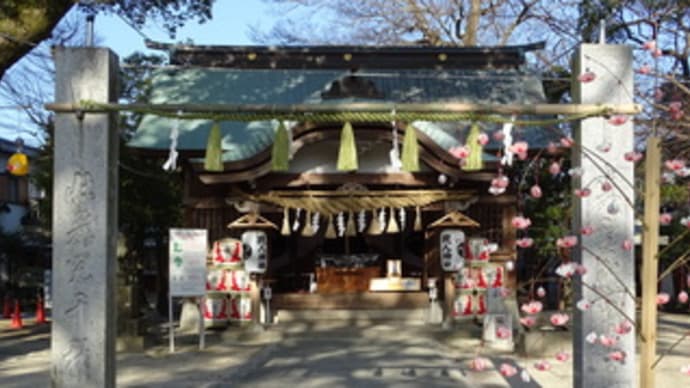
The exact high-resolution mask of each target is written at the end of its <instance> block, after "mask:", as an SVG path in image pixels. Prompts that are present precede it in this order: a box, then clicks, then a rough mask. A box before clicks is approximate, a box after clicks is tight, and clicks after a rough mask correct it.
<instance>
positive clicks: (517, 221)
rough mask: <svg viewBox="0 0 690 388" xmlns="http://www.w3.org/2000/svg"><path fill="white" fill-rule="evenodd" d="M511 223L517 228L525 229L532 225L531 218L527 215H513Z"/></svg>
mask: <svg viewBox="0 0 690 388" xmlns="http://www.w3.org/2000/svg"><path fill="white" fill-rule="evenodd" d="M511 225H513V227H514V228H517V229H520V230H522V229H527V228H528V227H529V226H530V225H532V220H530V219H529V218H527V217H523V216H516V217H513V220H512V221H511Z"/></svg>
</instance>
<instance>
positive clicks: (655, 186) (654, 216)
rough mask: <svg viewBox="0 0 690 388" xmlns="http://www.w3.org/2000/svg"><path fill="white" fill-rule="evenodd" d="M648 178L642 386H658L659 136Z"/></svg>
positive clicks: (651, 145) (650, 147)
mask: <svg viewBox="0 0 690 388" xmlns="http://www.w3.org/2000/svg"><path fill="white" fill-rule="evenodd" d="M644 169H645V179H644V183H645V184H644V230H643V232H642V276H641V280H642V326H641V329H640V337H641V338H642V344H641V346H640V387H642V388H654V386H655V371H654V362H655V359H656V339H657V335H656V332H657V324H656V320H657V304H656V295H657V284H658V282H657V276H658V271H659V261H658V257H657V253H658V250H659V202H660V200H659V197H660V189H659V186H660V184H661V180H660V171H661V148H660V140H659V138H658V137H656V136H653V137H650V138H648V139H647V152H646V156H645V163H644Z"/></svg>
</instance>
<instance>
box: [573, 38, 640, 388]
mask: <svg viewBox="0 0 690 388" xmlns="http://www.w3.org/2000/svg"><path fill="white" fill-rule="evenodd" d="M632 59H633V56H632V48H631V47H627V46H622V45H606V44H584V45H582V46H580V48H579V49H578V50H577V52H576V53H575V57H574V66H573V76H574V77H577V76H578V75H580V74H583V73H585V72H592V73H594V75H595V79H594V80H592V81H590V82H579V81H577V80H576V81H574V84H573V97H574V101H575V102H577V103H589V104H596V103H612V104H623V103H632V98H633V66H632ZM574 137H575V141H576V144H577V145H576V146H575V147H574V148H573V154H572V158H573V165H574V166H581V167H582V169H583V174H582V176H581V178H579V179H575V180H574V181H573V188H574V189H583V188H589V189H590V190H591V195H590V196H588V197H585V198H578V197H574V214H573V230H574V233H576V234H579V231H580V230H581V228H582V227H583V226H591V227H592V228H593V229H594V233H593V234H592V235H589V236H581V237H580V244H579V245H578V246H576V247H575V248H574V249H573V259H574V260H575V261H576V262H580V263H582V264H583V265H584V266H585V267H586V268H587V273H586V274H585V275H584V276H582V281H579V280H577V279H578V276H575V280H574V281H573V284H574V286H575V297H574V298H575V299H574V301H573V302H577V301H578V300H580V299H583V298H584V299H586V300H588V301H590V302H594V304H593V306H592V308H591V309H590V310H589V311H585V312H581V311H580V310H578V309H574V320H573V328H574V335H573V341H574V342H573V350H574V357H573V361H574V365H573V367H574V373H573V377H574V386H575V387H576V388H580V387H582V388H591V387H609V388H630V387H635V386H636V377H635V376H636V374H635V369H636V368H635V330H634V326H635V325H634V322H629V323H630V326H631V327H632V330H631V332H630V333H628V334H626V335H621V336H620V339H619V341H618V343H617V344H616V346H615V347H613V348H607V347H604V346H602V345H600V344H599V343H597V344H591V343H589V342H588V341H587V340H586V337H587V336H588V335H590V333H596V335H598V336H600V335H602V334H603V335H613V336H616V333H615V332H614V326H615V325H616V324H619V323H621V322H623V321H625V320H626V319H631V320H634V319H635V300H634V297H633V295H634V293H635V259H634V254H633V250H632V249H625V248H624V247H623V245H624V244H623V243H624V241H626V240H627V241H629V242H632V241H633V226H634V223H633V221H634V210H633V208H632V207H631V205H630V204H631V203H634V190H633V187H632V182H633V179H634V173H633V168H634V164H633V163H631V162H628V161H626V160H625V159H624V156H623V155H624V154H625V153H626V152H630V151H632V150H633V140H634V139H633V137H634V134H633V125H632V118H629V120H628V121H627V122H626V123H624V124H622V125H612V124H610V123H609V120H608V118H605V117H596V118H589V119H586V120H582V121H581V123H580V125H579V126H578V127H577V128H576V129H575V133H574ZM607 149H608V150H607ZM607 182H608V183H610V184H611V187H612V188H611V189H610V190H609V191H606V189H607V187H605V186H606V185H608V183H607ZM603 186H604V187H603ZM606 299H608V301H607V300H606ZM614 351H621V352H623V354H624V355H625V359H624V360H623V361H613V360H611V359H610V357H609V355H610V354H611V352H614Z"/></svg>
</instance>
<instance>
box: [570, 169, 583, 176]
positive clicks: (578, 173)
mask: <svg viewBox="0 0 690 388" xmlns="http://www.w3.org/2000/svg"><path fill="white" fill-rule="evenodd" d="M582 172H583V171H582V167H573V168H571V169H570V170H568V175H570V176H574V177H579V176H582Z"/></svg>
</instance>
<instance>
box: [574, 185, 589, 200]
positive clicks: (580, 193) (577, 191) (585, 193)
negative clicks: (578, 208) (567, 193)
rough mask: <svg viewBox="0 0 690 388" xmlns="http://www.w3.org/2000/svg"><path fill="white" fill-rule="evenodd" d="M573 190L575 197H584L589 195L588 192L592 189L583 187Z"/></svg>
mask: <svg viewBox="0 0 690 388" xmlns="http://www.w3.org/2000/svg"><path fill="white" fill-rule="evenodd" d="M573 192H574V193H575V196H576V197H580V198H586V197H589V195H590V194H592V190H590V189H589V188H587V187H585V188H584V189H575V190H574V191H573Z"/></svg>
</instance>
